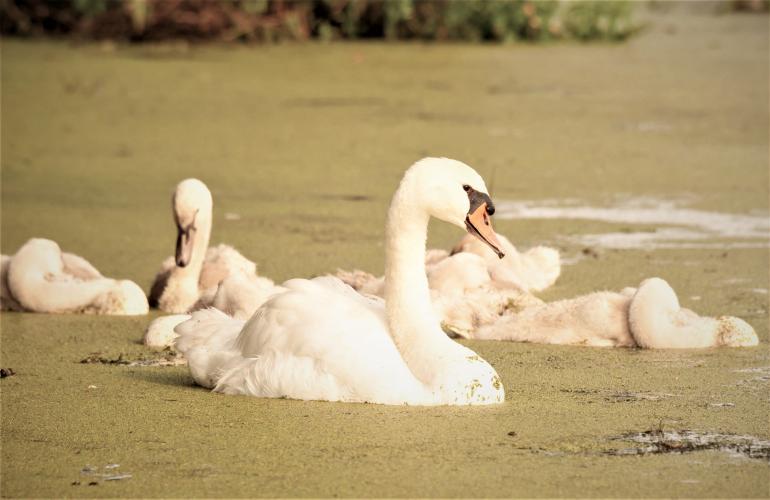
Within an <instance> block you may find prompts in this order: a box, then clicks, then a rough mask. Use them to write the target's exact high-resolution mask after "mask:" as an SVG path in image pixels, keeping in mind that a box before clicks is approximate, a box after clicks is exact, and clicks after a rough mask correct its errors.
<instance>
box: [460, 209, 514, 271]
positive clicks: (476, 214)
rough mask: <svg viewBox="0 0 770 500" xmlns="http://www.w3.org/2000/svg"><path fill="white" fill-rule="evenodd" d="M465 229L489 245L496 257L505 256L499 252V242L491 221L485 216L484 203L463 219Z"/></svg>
mask: <svg viewBox="0 0 770 500" xmlns="http://www.w3.org/2000/svg"><path fill="white" fill-rule="evenodd" d="M465 227H466V228H467V229H468V232H469V233H471V234H472V235H473V236H475V237H477V238H478V239H480V240H481V241H483V242H484V243H486V244H487V245H489V247H490V248H491V249H492V250H494V252H495V253H496V254H497V256H498V257H500V258H501V259H502V258H503V257H505V254H504V253H503V252H502V250H500V248H501V246H502V245H500V241H499V240H498V239H497V235H496V234H495V231H494V230H493V229H492V221H491V220H490V219H489V215H488V214H487V204H486V203H482V204H481V205H479V206H478V208H476V210H475V211H473V212H470V213H469V214H468V216H467V217H465Z"/></svg>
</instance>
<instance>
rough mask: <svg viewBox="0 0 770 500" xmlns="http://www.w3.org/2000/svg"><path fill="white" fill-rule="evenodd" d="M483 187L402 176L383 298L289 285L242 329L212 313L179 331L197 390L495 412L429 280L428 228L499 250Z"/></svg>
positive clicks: (461, 180) (468, 178)
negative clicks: (442, 321) (446, 225)
mask: <svg viewBox="0 0 770 500" xmlns="http://www.w3.org/2000/svg"><path fill="white" fill-rule="evenodd" d="M493 212H494V208H493V206H492V203H491V200H489V197H488V195H486V186H485V185H484V181H483V180H482V179H481V177H480V176H479V175H478V174H477V173H476V172H475V171H473V170H472V169H471V168H470V167H468V166H467V165H464V164H462V163H460V162H457V161H454V160H448V159H445V158H440V159H439V158H426V159H424V160H421V161H419V162H417V163H415V164H414V165H413V166H412V167H411V168H410V169H409V170H407V172H406V174H405V175H404V178H403V179H402V181H401V183H400V185H399V187H398V189H397V191H396V193H395V194H394V196H393V200H392V202H391V205H390V209H389V211H388V220H387V226H386V256H387V258H386V274H385V279H384V283H385V297H386V301H385V302H383V301H382V299H379V298H373V297H367V296H364V295H361V294H359V293H357V292H355V291H354V290H353V289H352V288H350V287H349V286H347V285H345V284H344V283H343V282H342V281H340V280H339V279H337V278H334V277H329V276H326V277H320V278H315V279H312V280H302V279H295V280H290V281H287V282H286V283H284V284H283V285H282V286H283V287H284V288H285V290H284V291H282V292H280V293H277V294H275V295H273V296H272V297H271V298H269V299H268V300H267V302H265V303H264V304H263V305H262V306H261V307H260V308H259V309H257V311H256V312H255V313H254V315H253V316H252V317H251V318H250V319H249V320H248V321H245V322H244V321H242V320H239V319H236V318H232V317H230V316H227V315H226V314H224V313H222V312H220V311H217V310H216V309H209V310H202V311H197V312H195V313H193V315H192V319H190V320H189V321H186V322H184V323H182V324H181V325H179V326H178V327H177V328H176V331H177V333H179V337H178V339H177V340H176V348H177V350H178V351H180V352H182V353H183V354H184V355H185V356H186V357H187V359H188V363H189V366H190V372H191V374H192V376H193V378H194V379H195V381H196V382H197V383H198V384H200V385H202V386H204V387H208V388H212V389H213V390H214V391H217V392H223V393H226V394H245V395H250V396H258V397H288V398H294V399H304V400H325V401H347V402H370V403H381V404H412V405H439V404H463V405H465V404H492V403H500V402H502V401H503V399H504V390H503V387H502V384H501V382H500V378H499V377H498V376H497V373H496V372H495V370H494V369H493V368H492V367H491V366H490V365H489V364H488V363H487V362H486V361H484V360H483V359H481V358H480V357H479V356H478V355H477V354H476V353H474V352H473V351H471V350H470V349H468V348H466V347H464V346H462V345H459V344H457V343H455V342H454V341H452V340H451V339H449V338H448V337H447V336H446V335H445V334H444V333H443V331H442V330H441V328H440V325H439V320H438V318H437V316H436V315H435V313H434V311H433V308H432V305H431V300H430V291H429V288H428V280H427V276H426V274H425V262H424V259H425V239H426V233H427V226H428V220H429V218H430V217H431V216H434V217H437V218H439V219H442V220H444V221H447V222H450V223H453V224H455V225H457V226H460V227H466V228H467V229H468V230H469V231H471V230H473V231H476V233H477V234H478V235H479V236H478V237H480V238H484V239H485V240H487V241H489V244H490V245H494V244H495V243H496V238H495V236H494V232H493V231H492V229H491V225H489V222H488V219H487V214H491V213H493Z"/></svg>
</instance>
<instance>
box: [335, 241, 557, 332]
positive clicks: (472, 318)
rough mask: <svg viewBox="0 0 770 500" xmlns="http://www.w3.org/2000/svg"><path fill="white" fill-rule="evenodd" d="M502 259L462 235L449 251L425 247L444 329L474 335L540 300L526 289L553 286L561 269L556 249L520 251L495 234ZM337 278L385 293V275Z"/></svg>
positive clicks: (435, 304) (349, 274)
mask: <svg viewBox="0 0 770 500" xmlns="http://www.w3.org/2000/svg"><path fill="white" fill-rule="evenodd" d="M498 238H499V242H500V244H501V249H502V251H503V252H504V253H505V258H503V259H501V258H499V257H498V255H497V254H496V253H495V252H493V251H492V250H490V249H489V248H488V247H487V246H485V245H484V244H483V243H482V242H479V243H478V244H476V243H474V242H475V241H478V239H477V238H473V237H472V236H471V235H466V236H464V237H463V239H462V240H461V241H460V243H458V244H457V245H456V246H455V247H454V248H453V249H452V254H451V255H450V254H449V252H446V251H444V250H436V249H432V250H428V252H427V253H426V254H425V267H426V271H427V274H428V285H429V287H430V291H431V297H432V299H433V308H434V310H435V311H436V313H437V314H438V316H439V318H440V319H441V325H442V327H443V328H444V330H445V331H446V332H447V333H450V334H452V335H458V336H461V337H472V336H473V333H474V331H475V330H476V329H478V328H479V327H481V326H484V325H488V324H491V323H494V322H495V321H497V320H498V319H499V318H500V316H501V315H502V314H503V313H504V312H505V311H507V310H511V309H513V310H521V309H522V308H524V307H529V306H532V305H539V304H542V303H543V302H542V301H541V300H540V299H538V298H537V297H535V296H534V295H532V294H530V293H528V291H529V290H541V289H544V288H547V287H548V286H550V285H552V284H553V283H554V281H556V278H558V276H559V273H560V272H561V264H560V259H559V252H558V251H557V250H555V249H553V248H548V247H535V248H532V249H530V250H528V251H527V252H524V253H520V252H519V251H518V250H517V249H516V247H514V246H513V244H512V243H511V242H510V241H509V240H508V239H507V238H505V237H504V236H502V235H498ZM336 276H337V277H338V278H340V279H341V280H342V281H344V282H345V283H347V284H348V285H350V286H352V287H353V288H354V289H355V290H357V291H359V292H360V293H363V294H368V295H376V296H378V297H383V296H384V278H382V277H380V278H376V277H374V276H373V275H371V274H369V273H366V272H364V271H360V270H354V271H343V270H338V271H337V274H336Z"/></svg>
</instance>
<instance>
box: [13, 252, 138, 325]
mask: <svg viewBox="0 0 770 500" xmlns="http://www.w3.org/2000/svg"><path fill="white" fill-rule="evenodd" d="M0 282H2V288H1V289H2V297H0V299H1V300H2V309H3V310H13V311H30V312H38V313H90V314H116V315H137V314H147V312H148V305H147V297H146V296H145V295H144V292H143V291H142V289H141V288H139V286H138V285H137V284H136V283H134V282H133V281H128V280H114V279H110V278H105V277H104V276H102V275H101V273H100V272H99V271H97V270H96V268H95V267H94V266H92V265H91V264H90V263H89V262H88V261H87V260H85V259H83V258H82V257H78V256H77V255H74V254H71V253H63V252H62V251H61V249H59V245H57V244H56V242H54V241H51V240H46V239H43V238H33V239H30V240H29V241H27V242H26V243H25V244H24V245H23V246H22V247H21V248H20V249H19V251H18V252H16V255H14V256H12V257H8V256H5V255H3V256H2V273H1V276H0Z"/></svg>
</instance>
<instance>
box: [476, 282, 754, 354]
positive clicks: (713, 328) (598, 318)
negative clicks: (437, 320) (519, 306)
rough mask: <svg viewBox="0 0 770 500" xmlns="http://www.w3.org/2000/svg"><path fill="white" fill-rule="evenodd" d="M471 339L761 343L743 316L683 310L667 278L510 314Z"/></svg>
mask: <svg viewBox="0 0 770 500" xmlns="http://www.w3.org/2000/svg"><path fill="white" fill-rule="evenodd" d="M471 337H472V338H475V339H484V340H512V341H517V342H538V343H546V344H573V345H588V346H598V347H641V348H647V349H676V348H701V347H718V346H728V347H748V346H755V345H757V344H758V343H759V339H758V337H757V334H756V332H755V331H754V329H753V328H752V327H751V326H750V325H749V324H748V323H746V322H745V321H743V320H741V319H739V318H735V317H731V316H722V317H720V318H716V319H715V318H709V317H705V316H699V315H698V314H696V313H694V312H693V311H691V310H689V309H685V308H682V307H681V306H680V305H679V300H678V299H677V296H676V293H675V292H674V290H673V289H672V288H671V286H670V285H669V284H668V283H666V281H665V280H663V279H661V278H649V279H647V280H644V281H643V282H642V283H641V284H640V285H639V288H638V289H636V288H626V289H624V290H623V291H621V292H620V293H614V292H595V293H590V294H588V295H583V296H580V297H577V298H574V299H567V300H560V301H556V302H552V303H548V304H546V303H542V304H540V305H534V306H532V307H527V308H525V309H523V310H522V311H519V312H507V313H504V314H503V315H502V316H501V317H500V318H499V319H498V320H497V321H495V322H492V323H489V324H486V325H484V326H482V327H480V328H479V329H477V330H474V331H473V332H472V334H471Z"/></svg>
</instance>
